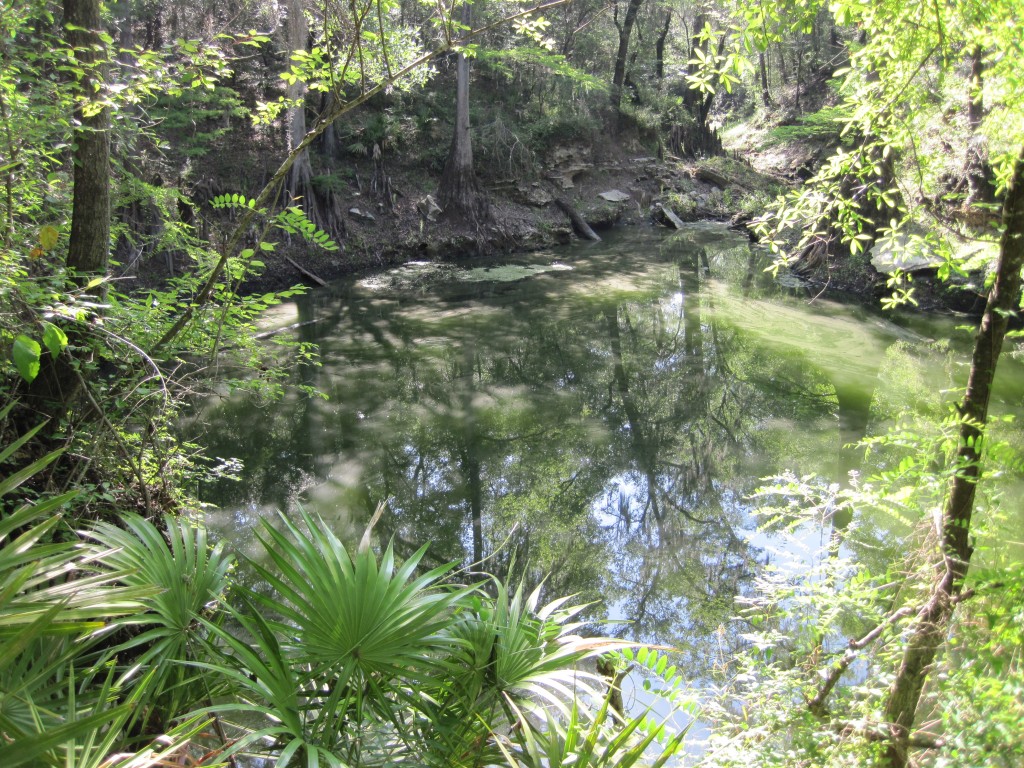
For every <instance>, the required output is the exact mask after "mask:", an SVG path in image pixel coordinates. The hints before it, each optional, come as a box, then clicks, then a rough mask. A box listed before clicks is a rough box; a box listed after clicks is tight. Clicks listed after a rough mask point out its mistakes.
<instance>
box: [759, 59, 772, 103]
mask: <svg viewBox="0 0 1024 768" xmlns="http://www.w3.org/2000/svg"><path fill="white" fill-rule="evenodd" d="M765 59H766V57H765V52H764V51H760V52H759V53H758V54H757V68H758V74H759V75H760V77H761V102H762V103H763V104H764V105H765V106H766V107H771V106H774V105H773V104H772V95H771V93H770V92H769V90H768V62H767V61H766V60H765Z"/></svg>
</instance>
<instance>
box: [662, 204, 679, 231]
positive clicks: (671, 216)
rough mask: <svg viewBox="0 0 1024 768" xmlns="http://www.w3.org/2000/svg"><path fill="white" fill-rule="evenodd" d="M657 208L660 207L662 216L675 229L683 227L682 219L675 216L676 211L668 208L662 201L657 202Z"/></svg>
mask: <svg viewBox="0 0 1024 768" xmlns="http://www.w3.org/2000/svg"><path fill="white" fill-rule="evenodd" d="M658 208H660V209H661V214H662V216H663V217H664V218H665V219H666V220H667V221H668V222H669V223H670V224H672V226H673V227H675V228H676V229H682V228H683V220H682V219H680V218H679V217H678V216H676V212H675V211H673V210H672V209H671V208H669V207H668V206H667V205H665V204H664V203H659V204H658Z"/></svg>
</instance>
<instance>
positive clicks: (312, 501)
mask: <svg viewBox="0 0 1024 768" xmlns="http://www.w3.org/2000/svg"><path fill="white" fill-rule="evenodd" d="M764 265H765V257H764V255H763V254H760V253H758V252H757V251H756V250H752V249H751V248H750V246H749V244H748V242H747V240H746V238H745V237H743V236H742V235H740V234H737V233H734V232H731V231H729V230H728V229H726V228H725V227H724V226H722V225H717V224H695V225H692V226H690V227H688V228H687V229H686V230H684V231H681V232H678V233H671V232H668V231H666V230H661V229H654V228H632V229H629V230H623V231H616V232H612V233H610V234H609V235H608V236H607V237H606V239H605V240H604V241H603V242H601V243H593V244H577V245H574V246H570V247H566V248H564V249H562V250H558V251H549V252H539V253H533V254H526V255H522V256H519V257H516V258H513V259H506V260H504V261H503V262H502V263H501V264H492V265H489V266H481V265H480V264H479V262H477V263H474V264H463V265H448V266H438V265H412V266H409V267H405V268H402V269H399V270H392V271H390V272H387V273H382V274H381V275H375V276H370V277H363V278H359V279H356V278H353V279H350V280H347V281H343V282H340V283H337V284H335V285H332V286H330V287H329V288H325V289H318V290H315V291H311V292H310V293H309V294H307V295H305V296H303V297H300V299H299V300H298V301H297V302H296V303H294V304H287V305H284V306H283V307H280V308H278V310H277V311H275V312H274V313H273V314H272V315H271V316H268V318H267V323H268V325H271V324H278V325H281V326H294V327H289V329H288V330H287V331H285V333H287V334H291V335H293V336H294V337H296V338H298V339H300V340H302V341H308V342H315V343H316V344H318V345H319V348H320V356H321V359H322V363H323V364H322V366H320V367H318V366H314V365H310V364H303V365H300V366H299V367H298V368H297V369H296V370H295V372H294V377H293V382H292V383H294V384H302V385H306V386H310V387H315V388H316V389H318V390H319V391H320V392H322V393H323V394H324V395H326V399H321V398H315V397H313V398H311V397H307V396H305V395H302V394H300V393H297V392H295V391H290V392H289V393H288V394H287V395H286V396H285V397H284V399H283V400H280V401H276V402H273V403H269V404H261V403H256V402H253V401H252V399H251V398H227V399H219V398H218V399H210V400H208V401H205V402H204V403H202V404H201V405H200V406H198V407H197V409H196V411H195V413H193V414H192V415H191V417H190V418H189V421H188V431H189V432H190V433H191V434H192V435H194V436H198V437H199V440H200V441H201V442H202V443H203V444H205V445H207V446H208V448H209V453H210V455H213V456H218V457H225V458H228V457H231V458H237V459H239V460H241V462H242V465H243V468H242V469H241V471H240V478H241V479H240V481H229V480H223V481H221V482H217V483H213V484H211V485H210V486H208V487H206V488H204V489H203V491H202V493H203V495H204V497H205V498H207V499H208V500H210V501H212V502H214V503H215V504H217V505H218V507H219V509H217V510H215V511H213V512H211V513H210V515H209V520H210V524H211V526H212V527H214V528H215V529H217V530H218V531H220V532H221V534H222V535H224V536H228V537H230V538H232V539H234V540H235V544H236V546H237V548H238V549H240V550H241V551H243V552H246V553H247V554H250V555H252V556H258V551H257V548H256V547H255V546H254V537H253V536H252V530H253V528H254V526H256V525H257V524H258V521H259V520H260V519H261V518H264V517H268V516H272V515H274V514H275V511H276V510H283V511H284V512H285V513H286V514H288V513H291V512H294V510H295V509H296V508H297V507H298V506H299V505H302V506H303V507H304V508H306V509H307V510H309V511H310V512H313V513H315V514H317V515H320V516H321V517H322V518H323V519H324V520H325V521H327V523H328V524H329V525H331V526H332V527H333V528H334V529H335V530H336V531H337V532H338V533H339V534H341V535H343V536H344V537H348V538H350V539H355V540H357V539H358V537H359V536H360V535H361V533H362V530H363V527H364V526H365V524H366V521H367V520H368V519H369V517H370V515H371V514H372V513H373V511H374V509H375V507H376V505H377V503H378V502H380V501H383V500H387V502H388V507H387V511H386V513H385V514H384V515H383V517H382V519H381V520H380V522H379V523H378V525H377V527H376V529H375V532H376V534H377V536H378V538H379V540H381V541H388V540H393V541H394V542H395V545H396V549H397V550H398V551H399V553H400V554H402V553H408V552H412V551H414V550H415V549H416V548H417V547H419V545H420V544H422V543H424V542H429V543H430V550H429V557H430V558H431V559H432V560H433V561H435V562H442V561H451V560H454V561H458V562H460V563H462V564H463V565H465V566H466V567H472V565H473V564H474V563H477V562H482V564H481V565H478V566H476V567H477V568H478V569H479V570H482V571H488V572H496V573H499V574H502V575H505V576H507V577H509V578H512V579H519V578H525V579H526V580H527V581H529V582H531V583H540V582H541V581H543V582H544V584H545V587H544V589H545V591H546V593H547V594H548V595H549V596H552V597H554V596H558V595H565V594H575V595H578V599H579V600H581V601H584V602H593V603H594V605H593V606H592V607H591V608H590V609H588V613H587V619H588V620H590V621H594V622H598V621H602V622H605V623H604V624H603V625H602V626H601V628H600V631H602V632H605V633H612V634H620V635H624V636H629V637H632V638H637V639H641V640H645V641H652V642H660V643H667V644H671V645H673V646H674V647H676V648H678V649H679V650H680V653H681V654H682V656H683V657H684V661H685V663H687V664H688V665H689V668H690V669H691V670H700V669H704V668H706V667H707V665H709V664H712V663H714V660H715V658H716V657H717V656H719V655H721V654H723V653H727V652H728V649H729V647H730V646H731V644H732V643H733V642H735V638H733V637H731V634H730V632H729V631H728V630H727V627H728V624H729V617H730V616H731V615H732V613H733V611H734V599H735V597H736V596H737V595H739V594H742V593H743V592H744V591H746V590H749V589H750V587H751V582H752V579H753V578H754V577H755V575H756V573H757V571H758V569H759V568H760V567H761V566H762V565H763V564H764V563H765V562H767V561H770V560H772V559H775V560H778V558H780V557H782V558H785V557H788V556H793V557H796V556H797V555H796V553H794V552H793V551H792V549H791V548H790V549H787V548H786V547H781V548H780V547H779V546H778V545H777V544H776V543H774V542H773V540H772V537H770V536H768V535H767V534H766V533H764V532H762V531H759V530H758V521H757V519H755V517H754V516H753V514H752V501H751V500H750V495H751V493H752V492H753V491H754V490H755V489H757V488H758V487H759V486H760V485H761V484H762V480H761V478H763V477H766V476H772V475H776V474H778V473H780V472H783V471H787V470H788V471H791V472H793V473H795V474H796V475H797V476H813V477H818V478H821V479H823V480H824V481H826V482H829V483H837V484H843V483H848V482H850V477H851V475H850V473H851V472H853V473H854V475H853V477H854V481H855V482H856V479H857V478H865V477H868V476H870V475H871V474H872V473H873V472H875V471H877V470H878V469H879V466H880V462H881V463H883V464H884V462H885V461H887V458H886V454H885V452H884V451H883V452H880V453H876V454H874V455H873V456H872V458H871V459H870V463H868V464H865V463H864V462H865V458H864V452H863V451H861V450H853V449H850V448H844V446H845V445H847V444H849V443H852V442H855V441H857V440H859V439H860V438H862V437H864V436H865V435H868V434H878V433H881V432H884V431H885V430H886V429H887V428H889V427H890V426H891V425H893V424H896V423H901V422H905V421H906V420H908V419H912V418H925V419H938V418H941V416H942V415H943V414H944V413H945V412H946V407H947V403H948V402H949V400H950V398H951V397H952V396H953V395H955V389H956V388H957V387H960V386H962V385H963V383H964V381H965V379H966V367H965V365H964V360H965V359H966V358H965V356H964V355H963V350H964V349H966V348H967V345H968V344H969V341H970V339H969V335H968V334H967V333H966V332H963V331H956V330H955V326H956V321H954V320H952V319H949V318H900V317H890V316H886V315H883V314H882V313H881V312H880V311H874V310H871V309H868V308H865V307H863V306H861V305H857V304H839V303H836V302H833V301H826V300H823V299H821V298H814V297H813V295H812V294H811V293H809V292H808V290H806V289H804V288H802V287H800V286H798V285H791V286H790V287H786V286H785V285H780V283H779V282H778V281H776V280H775V279H774V278H773V277H772V275H771V274H768V273H766V272H764V271H763V267H764ZM951 390H954V392H953V395H951V394H950V391H951ZM996 400H997V403H996V409H997V410H998V411H999V412H1000V413H1004V414H1009V413H1015V412H1018V411H1020V410H1021V408H1022V404H1024V370H1022V368H1021V366H1020V364H1019V363H1018V362H1017V361H1015V360H1012V359H1010V358H1007V359H1006V360H1005V365H1004V368H1003V370H1002V371H1001V375H1000V386H999V388H998V391H997V395H996ZM1003 431H1004V433H1005V436H1007V437H1009V438H1010V439H1012V440H1014V441H1017V442H1019V437H1018V435H1017V432H1016V430H1015V429H1014V428H1013V427H1012V425H1009V426H1008V427H1006V428H1005V429H1004V430H1003ZM1008 482H1009V483H1010V484H1011V486H1014V485H1015V484H1016V483H1017V481H1016V480H1014V479H1012V478H1011V479H1010V480H1009V481H1008ZM829 525H830V523H829V521H827V520H826V521H824V522H823V526H822V528H821V529H820V531H814V532H810V533H809V534H806V535H805V538H808V541H806V542H805V543H806V544H807V545H808V546H809V547H812V546H813V545H815V544H817V543H821V542H823V541H825V540H826V539H827V537H828V535H829V534H830V531H829ZM877 525H878V531H877V532H873V535H876V538H877V539H878V541H879V542H884V543H885V545H886V546H890V547H898V546H899V545H900V541H901V537H902V536H903V535H904V534H905V533H906V528H907V526H908V522H907V521H883V520H879V521H877ZM1018 539H1019V536H1018ZM787 546H788V545H787Z"/></svg>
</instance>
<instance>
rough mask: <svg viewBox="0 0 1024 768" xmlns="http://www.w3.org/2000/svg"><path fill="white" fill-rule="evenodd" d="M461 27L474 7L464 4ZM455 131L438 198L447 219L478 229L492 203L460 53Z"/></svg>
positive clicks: (465, 66)
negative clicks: (479, 172)
mask: <svg viewBox="0 0 1024 768" xmlns="http://www.w3.org/2000/svg"><path fill="white" fill-rule="evenodd" d="M461 15H462V25H463V27H465V29H466V30H469V29H470V28H471V27H472V23H473V5H472V3H468V2H467V3H463V4H462V8H461ZM455 73H456V85H455V128H454V132H453V133H452V145H451V149H450V150H449V151H448V159H447V160H446V161H445V164H444V171H443V172H442V173H441V183H440V184H439V186H438V190H437V196H438V201H439V202H440V204H441V208H442V209H443V210H444V214H445V216H446V217H448V218H452V219H455V220H461V221H463V222H465V223H468V224H472V225H474V226H477V227H479V226H480V225H482V224H483V223H485V222H486V221H487V220H488V219H489V218H490V203H489V202H488V200H487V196H486V195H485V194H484V192H483V190H482V189H481V188H480V183H479V182H478V181H477V178H476V174H475V173H474V171H473V143H472V137H471V136H470V125H469V60H468V59H467V58H466V54H465V53H464V52H463V51H459V53H458V55H457V59H456V65H455Z"/></svg>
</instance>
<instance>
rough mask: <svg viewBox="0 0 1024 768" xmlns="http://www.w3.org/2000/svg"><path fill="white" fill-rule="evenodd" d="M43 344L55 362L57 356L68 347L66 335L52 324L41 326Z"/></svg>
mask: <svg viewBox="0 0 1024 768" xmlns="http://www.w3.org/2000/svg"><path fill="white" fill-rule="evenodd" d="M43 344H45V345H46V348H47V349H48V350H50V356H51V357H52V358H53V359H54V360H56V359H57V356H58V355H59V354H60V353H61V352H62V351H63V350H64V348H65V347H67V345H68V337H67V334H66V333H64V331H62V330H61V329H60V328H59V327H58V326H56V325H54V324H53V323H44V324H43Z"/></svg>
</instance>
